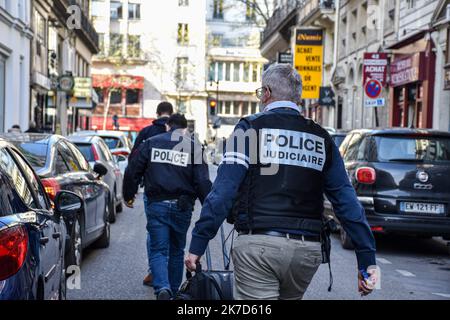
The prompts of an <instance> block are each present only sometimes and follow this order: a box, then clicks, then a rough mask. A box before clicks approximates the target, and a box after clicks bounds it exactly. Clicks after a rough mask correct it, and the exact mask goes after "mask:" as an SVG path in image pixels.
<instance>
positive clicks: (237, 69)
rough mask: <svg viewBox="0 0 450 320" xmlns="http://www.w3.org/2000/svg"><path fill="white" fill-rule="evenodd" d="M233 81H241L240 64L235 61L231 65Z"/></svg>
mask: <svg viewBox="0 0 450 320" xmlns="http://www.w3.org/2000/svg"><path fill="white" fill-rule="evenodd" d="M233 81H234V82H240V81H241V64H240V63H239V62H235V63H234V66H233Z"/></svg>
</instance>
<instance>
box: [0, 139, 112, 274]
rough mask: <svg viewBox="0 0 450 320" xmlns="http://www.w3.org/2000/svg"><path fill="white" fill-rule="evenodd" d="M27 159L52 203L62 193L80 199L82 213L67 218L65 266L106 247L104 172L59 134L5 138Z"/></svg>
mask: <svg viewBox="0 0 450 320" xmlns="http://www.w3.org/2000/svg"><path fill="white" fill-rule="evenodd" d="M6 138H7V139H8V140H9V141H11V142H12V143H13V144H14V145H15V146H16V147H17V148H18V149H19V150H20V151H21V152H22V153H23V154H24V155H25V157H26V158H27V159H28V161H29V162H30V163H31V165H32V166H33V168H34V169H35V170H36V172H37V174H38V175H39V177H40V178H41V180H42V183H43V185H44V187H45V191H46V192H47V194H48V195H49V197H50V199H51V200H54V199H55V196H56V194H57V193H58V192H59V191H61V190H65V191H71V192H74V193H75V194H77V195H79V196H80V197H81V198H82V199H83V202H84V203H83V210H81V211H80V212H79V214H77V215H75V216H74V217H73V218H72V219H66V220H65V222H66V225H67V229H68V235H69V241H68V247H67V254H66V265H67V266H71V265H77V266H79V265H80V264H81V260H82V251H83V249H84V248H86V247H87V246H89V245H90V244H93V243H94V242H95V245H96V246H97V247H99V248H106V247H108V246H109V237H110V223H109V220H108V219H109V215H110V213H109V212H110V209H111V203H113V201H111V193H110V190H109V187H108V185H107V184H106V183H105V182H103V179H102V177H103V176H105V174H106V173H107V169H106V167H105V166H104V165H102V164H100V163H97V164H95V166H94V168H93V169H91V167H90V166H89V163H88V162H87V161H86V159H85V158H84V156H83V154H82V153H81V152H80V150H78V148H77V147H76V146H75V145H74V144H72V143H71V142H70V141H68V140H67V139H66V138H64V137H62V136H58V135H42V134H21V135H17V134H14V135H12V136H6Z"/></svg>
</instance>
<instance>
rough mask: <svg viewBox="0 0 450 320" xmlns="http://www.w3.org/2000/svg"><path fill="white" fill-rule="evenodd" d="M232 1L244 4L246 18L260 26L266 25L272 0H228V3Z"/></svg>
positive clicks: (270, 12) (272, 5)
mask: <svg viewBox="0 0 450 320" xmlns="http://www.w3.org/2000/svg"><path fill="white" fill-rule="evenodd" d="M233 2H234V3H236V2H237V3H241V4H244V5H245V6H246V16H247V18H248V19H249V20H250V21H252V22H253V23H255V24H256V25H257V26H259V27H261V28H264V27H265V26H266V25H267V23H268V22H269V19H270V17H271V16H272V13H273V11H274V0H230V2H229V5H230V6H232V5H233Z"/></svg>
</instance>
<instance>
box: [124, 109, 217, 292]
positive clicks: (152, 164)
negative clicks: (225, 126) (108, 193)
mask: <svg viewBox="0 0 450 320" xmlns="http://www.w3.org/2000/svg"><path fill="white" fill-rule="evenodd" d="M187 125H188V124H187V120H186V118H185V117H184V116H183V115H180V114H174V115H172V116H171V117H170V118H169V119H168V120H167V123H166V126H167V129H168V132H166V133H164V134H161V135H157V136H154V137H153V138H150V139H147V140H146V141H145V142H143V143H142V144H141V146H140V147H139V148H138V149H137V151H136V155H135V156H134V157H132V159H131V160H130V163H129V165H128V168H127V169H126V171H125V177H124V188H123V195H124V199H125V201H126V203H127V206H131V207H132V205H133V201H134V197H135V195H136V193H137V190H138V187H139V184H140V181H141V179H142V177H144V185H145V195H146V197H147V204H146V215H147V231H148V233H149V234H150V266H151V272H152V274H153V287H154V289H155V294H156V296H157V298H158V300H167V299H169V298H171V297H172V296H174V295H175V294H176V293H177V292H178V289H179V287H180V285H181V281H182V278H183V259H184V250H185V246H186V233H187V231H188V228H189V226H190V223H191V217H192V211H193V206H194V203H195V200H196V199H197V198H199V199H200V201H201V202H202V203H203V201H204V198H205V197H206V195H207V194H208V193H209V191H210V189H211V182H210V180H209V171H208V166H207V164H206V163H205V162H204V159H203V148H202V146H201V143H200V142H199V141H197V140H194V138H193V135H191V134H188V133H187Z"/></svg>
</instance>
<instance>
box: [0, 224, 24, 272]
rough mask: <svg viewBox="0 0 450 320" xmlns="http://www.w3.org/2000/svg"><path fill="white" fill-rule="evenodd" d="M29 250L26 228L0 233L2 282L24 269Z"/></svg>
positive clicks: (10, 229)
mask: <svg viewBox="0 0 450 320" xmlns="http://www.w3.org/2000/svg"><path fill="white" fill-rule="evenodd" d="M27 249H28V233H27V230H26V229H25V227H24V226H15V227H12V228H7V229H5V230H3V231H0V281H3V280H5V279H8V278H9V277H11V276H13V275H15V274H16V273H17V272H18V271H19V270H20V268H22V265H23V263H24V262H25V258H26V256H27Z"/></svg>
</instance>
